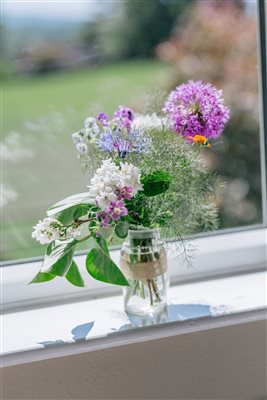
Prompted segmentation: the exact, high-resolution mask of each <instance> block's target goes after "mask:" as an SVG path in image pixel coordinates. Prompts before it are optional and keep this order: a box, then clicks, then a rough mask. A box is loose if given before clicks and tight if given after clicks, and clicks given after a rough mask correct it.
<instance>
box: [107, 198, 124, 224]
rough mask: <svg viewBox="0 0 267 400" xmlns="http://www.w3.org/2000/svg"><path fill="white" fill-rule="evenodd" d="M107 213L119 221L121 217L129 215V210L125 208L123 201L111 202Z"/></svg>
mask: <svg viewBox="0 0 267 400" xmlns="http://www.w3.org/2000/svg"><path fill="white" fill-rule="evenodd" d="M106 213H107V214H108V215H109V216H110V217H111V218H112V219H113V220H114V221H118V219H120V217H124V216H125V215H127V214H128V210H127V208H126V207H125V206H124V203H123V201H122V200H118V201H111V202H110V204H109V206H108V208H107V210H106Z"/></svg>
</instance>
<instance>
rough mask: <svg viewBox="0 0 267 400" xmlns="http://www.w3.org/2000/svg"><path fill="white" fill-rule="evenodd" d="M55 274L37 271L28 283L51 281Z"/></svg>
mask: <svg viewBox="0 0 267 400" xmlns="http://www.w3.org/2000/svg"><path fill="white" fill-rule="evenodd" d="M55 277H56V275H53V274H50V273H49V272H41V271H40V272H38V274H37V275H35V277H34V278H33V279H32V280H31V281H30V283H41V282H48V281H52V279H54V278H55Z"/></svg>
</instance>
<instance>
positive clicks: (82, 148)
mask: <svg viewBox="0 0 267 400" xmlns="http://www.w3.org/2000/svg"><path fill="white" fill-rule="evenodd" d="M76 149H77V151H78V153H80V154H87V153H88V146H87V145H86V144H85V143H77V144H76Z"/></svg>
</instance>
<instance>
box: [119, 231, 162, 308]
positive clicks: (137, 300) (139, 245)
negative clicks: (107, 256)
mask: <svg viewBox="0 0 267 400" xmlns="http://www.w3.org/2000/svg"><path fill="white" fill-rule="evenodd" d="M120 266H121V270H122V272H123V274H124V275H125V277H126V278H127V280H128V282H129V284H130V286H126V287H124V288H123V298H124V309H125V311H126V312H127V313H130V314H134V315H153V314H156V313H159V312H161V311H162V310H163V309H164V308H165V306H166V303H167V288H168V284H169V281H168V274H167V252H166V248H165V245H164V243H163V241H162V240H161V238H160V229H142V230H129V234H128V239H127V241H125V242H124V243H123V245H122V248H121V254H120Z"/></svg>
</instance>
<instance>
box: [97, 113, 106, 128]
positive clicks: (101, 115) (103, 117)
mask: <svg viewBox="0 0 267 400" xmlns="http://www.w3.org/2000/svg"><path fill="white" fill-rule="evenodd" d="M97 119H98V121H99V122H100V124H101V125H102V126H109V117H108V115H107V114H106V113H105V112H101V113H99V114H98V116H97Z"/></svg>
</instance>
